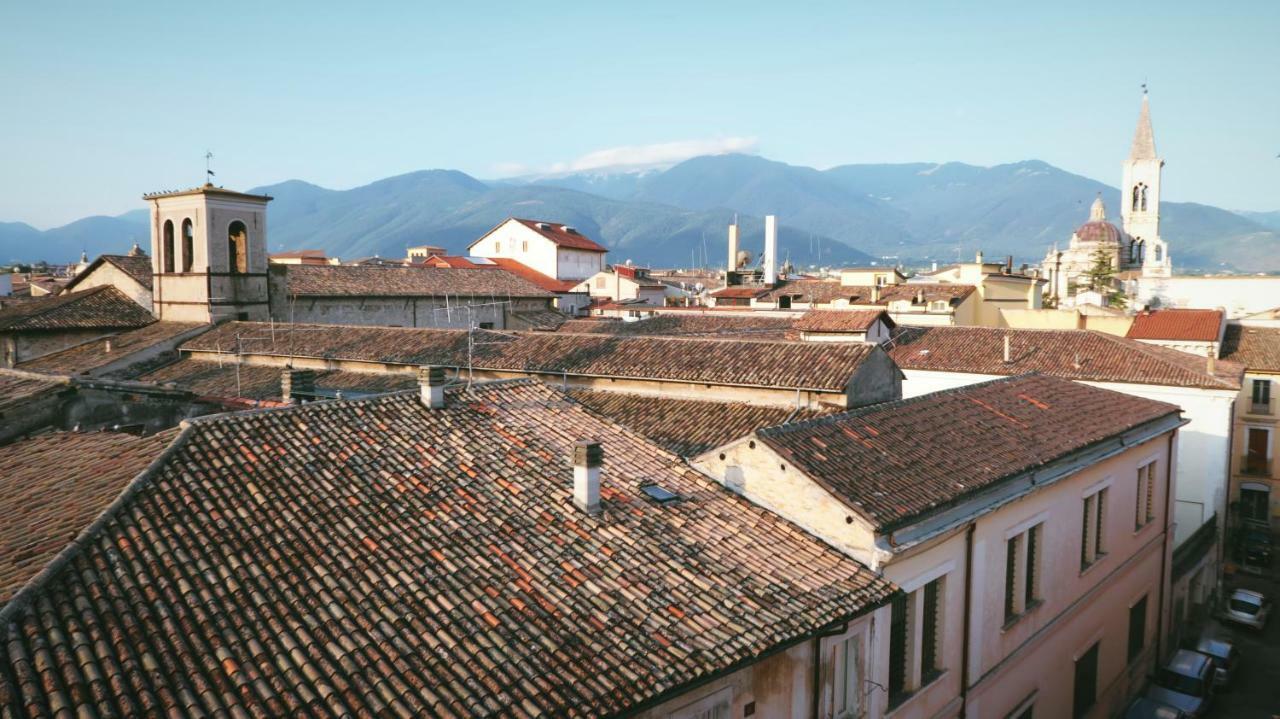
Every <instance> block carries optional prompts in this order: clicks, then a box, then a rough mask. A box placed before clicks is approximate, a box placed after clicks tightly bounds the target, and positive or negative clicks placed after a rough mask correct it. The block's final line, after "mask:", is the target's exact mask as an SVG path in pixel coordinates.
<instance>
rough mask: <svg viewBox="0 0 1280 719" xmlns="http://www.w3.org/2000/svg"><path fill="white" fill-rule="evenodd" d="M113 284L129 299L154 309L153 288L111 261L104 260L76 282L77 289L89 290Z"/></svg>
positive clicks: (112, 285)
mask: <svg viewBox="0 0 1280 719" xmlns="http://www.w3.org/2000/svg"><path fill="white" fill-rule="evenodd" d="M104 285H105V286H111V287H114V288H116V289H118V290H120V291H121V292H123V293H124V294H125V295H126V296H127V297H128V298H129V299H131V300H133V301H134V302H136V303H138V306H139V307H143V308H145V309H146V310H147V311H148V312H150V311H151V310H152V304H151V290H149V289H147V287H146V286H144V285H143V284H142V283H140V282H138V281H137V280H136V279H134V278H133V277H132V276H131V275H129V274H128V273H126V272H122V271H121V270H120V268H119V267H116V266H115V265H113V264H111V263H110V262H103V263H102V264H100V265H98V266H97V267H96V268H94V269H93V271H92V272H90V273H89V274H87V275H84V276H83V277H82V278H80V281H79V282H77V283H76V286H75V290H76V291H79V290H88V289H92V288H94V287H102V286H104Z"/></svg>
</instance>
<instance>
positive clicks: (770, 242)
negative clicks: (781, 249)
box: [764, 215, 778, 285]
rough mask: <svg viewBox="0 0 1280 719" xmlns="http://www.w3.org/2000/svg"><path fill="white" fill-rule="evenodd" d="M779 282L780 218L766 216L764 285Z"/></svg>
mask: <svg viewBox="0 0 1280 719" xmlns="http://www.w3.org/2000/svg"><path fill="white" fill-rule="evenodd" d="M777 281H778V216H777V215H765V216H764V283H765V284H766V285H772V284H773V283H775V282H777Z"/></svg>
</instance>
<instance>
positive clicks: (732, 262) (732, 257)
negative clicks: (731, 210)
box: [729, 217, 738, 272]
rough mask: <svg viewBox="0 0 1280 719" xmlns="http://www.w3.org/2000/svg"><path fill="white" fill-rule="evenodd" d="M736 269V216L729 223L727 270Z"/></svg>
mask: <svg viewBox="0 0 1280 719" xmlns="http://www.w3.org/2000/svg"><path fill="white" fill-rule="evenodd" d="M736 269H738V218H736V217H735V218H734V219H733V224H732V225H729V271H730V272H733V271H734V270H736Z"/></svg>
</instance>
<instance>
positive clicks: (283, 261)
mask: <svg viewBox="0 0 1280 719" xmlns="http://www.w3.org/2000/svg"><path fill="white" fill-rule="evenodd" d="M267 259H268V260H269V261H270V263H271V264H273V265H340V264H342V261H341V260H340V259H338V258H337V257H328V256H326V255H325V252H324V250H291V251H289V252H276V253H273V254H272V255H270V256H269V257H268V258H267Z"/></svg>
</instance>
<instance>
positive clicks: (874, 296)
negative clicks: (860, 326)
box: [871, 285, 880, 304]
mask: <svg viewBox="0 0 1280 719" xmlns="http://www.w3.org/2000/svg"><path fill="white" fill-rule="evenodd" d="M879 301H880V285H871V303H872V304H875V303H877V302H879Z"/></svg>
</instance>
